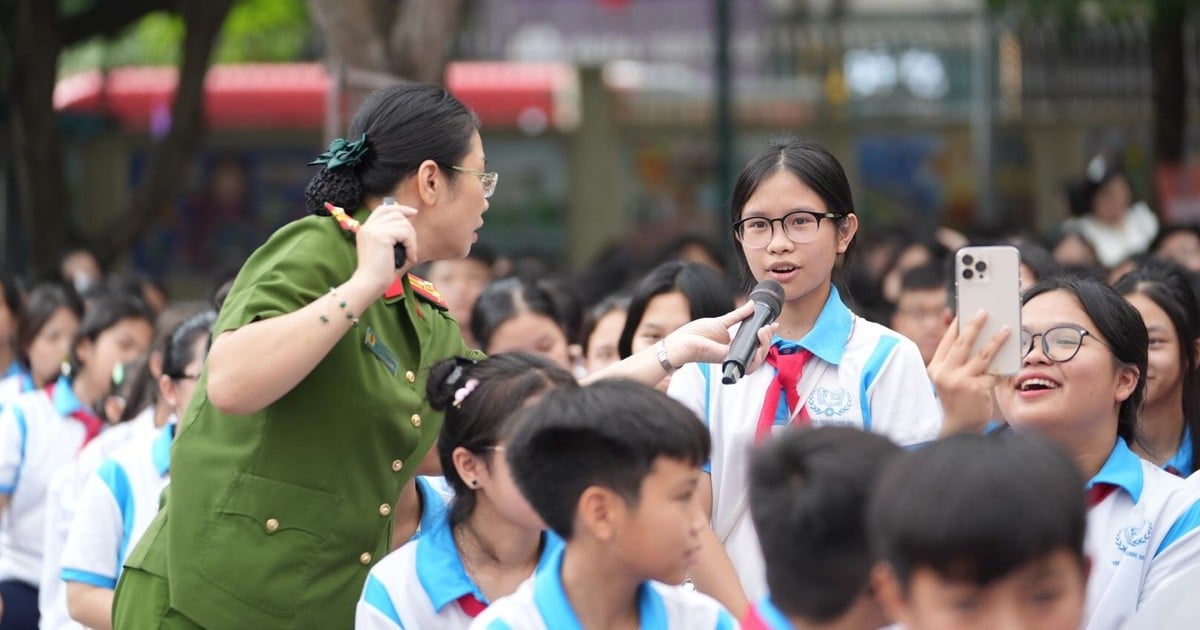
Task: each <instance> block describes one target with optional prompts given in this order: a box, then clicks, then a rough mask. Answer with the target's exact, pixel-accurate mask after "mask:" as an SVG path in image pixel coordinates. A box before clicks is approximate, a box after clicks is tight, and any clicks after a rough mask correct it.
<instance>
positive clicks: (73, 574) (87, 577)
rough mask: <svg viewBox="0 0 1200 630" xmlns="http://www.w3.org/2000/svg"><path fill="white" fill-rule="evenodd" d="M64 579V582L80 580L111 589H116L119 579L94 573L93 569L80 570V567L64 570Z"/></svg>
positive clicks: (83, 582)
mask: <svg viewBox="0 0 1200 630" xmlns="http://www.w3.org/2000/svg"><path fill="white" fill-rule="evenodd" d="M62 580H63V581H64V582H80V583H82V584H91V585H92V586H98V587H100V588H106V589H108V590H110V591H113V590H116V588H117V580H116V579H115V578H112V577H109V576H107V575H100V574H99V573H92V572H91V571H80V570H79V569H67V568H64V569H63V570H62Z"/></svg>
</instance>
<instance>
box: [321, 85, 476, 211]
mask: <svg viewBox="0 0 1200 630" xmlns="http://www.w3.org/2000/svg"><path fill="white" fill-rule="evenodd" d="M478 128H479V118H478V117H476V116H475V114H473V113H471V110H469V109H467V106H466V105H463V104H462V102H461V101H459V100H458V99H457V98H454V96H453V95H451V94H450V92H448V91H447V90H446V88H444V87H442V86H440V85H425V84H420V83H399V84H397V85H393V86H390V87H386V88H383V89H381V90H376V91H375V92H372V93H371V95H370V96H368V97H367V100H366V101H364V102H363V104H362V106H360V107H359V108H358V111H356V112H355V113H354V117H353V118H352V119H351V120H350V128H349V130H348V133H347V138H349V139H351V140H355V139H358V138H360V137H362V136H363V134H366V139H367V140H366V142H367V152H366V154H365V155H364V156H363V157H362V158H361V159H360V160H359V161H358V162H357V163H356V164H353V165H345V166H341V167H338V168H334V169H332V170H331V169H329V168H326V167H324V166H322V167H321V170H319V171H318V172H317V174H316V175H314V176H313V178H312V180H311V181H310V182H309V183H308V187H307V188H305V190H304V203H305V207H307V208H308V211H309V212H311V213H313V214H318V215H326V214H328V211H326V210H325V207H324V203H325V202H326V201H328V202H329V203H332V204H333V205H335V206H340V207H344V208H346V209H347V210H350V209H352V208H357V207H358V206H359V204H361V203H362V200H363V197H364V196H367V195H374V196H382V195H386V194H388V193H390V192H391V191H392V190H393V189H395V187H396V185H397V184H399V183H400V181H401V180H403V179H404V178H405V177H408V176H409V175H412V174H413V173H415V172H416V171H417V168H418V167H419V166H420V165H421V163H422V162H424V161H425V160H433V161H434V162H436V163H437V165H438V166H440V167H441V168H442V172H443V173H444V174H445V176H446V178H447V179H448V180H449V181H451V182H453V181H455V179H456V176H457V175H458V172H457V171H454V170H451V169H450V167H451V166H454V165H455V164H457V163H458V162H459V161H460V160H462V158H463V156H465V155H466V154H467V151H468V150H470V145H471V136H472V135H473V134H474V133H475V131H476V130H477V129H478Z"/></svg>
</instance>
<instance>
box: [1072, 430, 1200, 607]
mask: <svg viewBox="0 0 1200 630" xmlns="http://www.w3.org/2000/svg"><path fill="white" fill-rule="evenodd" d="M1097 483H1109V484H1113V485H1115V486H1116V487H1117V489H1116V490H1114V491H1113V492H1112V493H1111V494H1109V495H1108V496H1107V497H1105V498H1104V500H1102V501H1101V502H1100V503H1098V504H1096V505H1095V506H1093V507H1092V508H1090V509H1089V510H1088V529H1087V538H1086V540H1085V543H1084V551H1085V552H1086V553H1087V556H1088V557H1089V558H1091V561H1092V571H1091V574H1090V575H1089V576H1088V588H1087V624H1086V627H1087V628H1088V630H1107V629H1109V628H1119V627H1121V626H1122V624H1124V623H1125V622H1126V621H1128V620H1129V619H1130V617H1132V616H1133V614H1134V612H1135V611H1136V610H1137V609H1138V607H1139V606H1140V605H1141V603H1142V602H1144V601H1146V600H1147V599H1149V598H1151V597H1152V596H1153V595H1154V594H1155V593H1157V592H1158V591H1159V590H1160V589H1161V588H1162V587H1164V586H1166V585H1168V584H1170V583H1171V582H1172V581H1173V580H1174V579H1175V578H1177V577H1178V576H1179V575H1180V574H1181V573H1182V572H1183V571H1184V570H1185V569H1187V568H1188V567H1192V566H1196V565H1197V564H1200V492H1198V491H1197V490H1196V489H1195V488H1194V487H1189V485H1188V484H1187V483H1186V482H1185V481H1184V480H1182V479H1180V478H1179V477H1176V476H1175V475H1172V474H1170V473H1168V472H1165V471H1163V470H1162V469H1160V468H1158V467H1156V466H1155V465H1154V464H1151V463H1150V462H1147V461H1145V460H1142V459H1140V458H1138V456H1137V455H1136V454H1134V452H1133V451H1131V450H1129V447H1128V446H1127V445H1126V444H1125V441H1124V440H1122V439H1119V438H1118V439H1117V443H1116V446H1115V447H1114V448H1113V450H1112V453H1111V454H1110V455H1109V456H1108V460H1107V461H1105V463H1104V466H1102V467H1101V468H1100V472H1098V473H1096V476H1095V477H1093V478H1092V479H1091V480H1090V481H1089V482H1088V485H1087V487H1088V488H1091V487H1092V486H1093V485H1095V484H1097Z"/></svg>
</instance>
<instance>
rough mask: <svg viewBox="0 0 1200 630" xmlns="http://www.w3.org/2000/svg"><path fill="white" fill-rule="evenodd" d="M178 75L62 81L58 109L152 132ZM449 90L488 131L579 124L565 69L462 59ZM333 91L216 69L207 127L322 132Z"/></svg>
mask: <svg viewBox="0 0 1200 630" xmlns="http://www.w3.org/2000/svg"><path fill="white" fill-rule="evenodd" d="M177 78H178V72H177V70H176V68H174V67H125V68H114V69H112V70H109V71H108V72H107V73H101V72H100V71H99V70H93V71H89V72H84V73H81V74H77V75H73V76H70V77H67V78H65V79H63V80H61V81H59V82H58V85H56V86H55V89H54V108H55V109H56V110H58V111H64V112H75V113H90V114H102V115H109V116H112V117H113V118H115V119H116V120H117V121H118V123H119V124H120V125H121V127H123V128H126V129H133V130H146V129H149V128H151V126H152V121H154V120H155V119H156V118H157V117H164V119H165V117H166V116H167V115H168V112H169V110H170V103H171V96H172V94H173V93H174V91H175V85H176V82H177ZM446 85H447V87H449V88H450V91H451V92H453V93H454V94H455V95H456V96H458V98H459V99H461V100H462V101H463V102H464V103H466V105H467V106H468V107H470V108H471V109H473V110H474V111H475V112H476V113H477V114H478V115H479V117H480V119H481V120H482V121H483V123H484V125H486V126H488V127H497V128H508V127H518V126H519V127H522V128H526V129H535V130H540V127H545V126H554V127H556V128H559V129H569V128H571V127H573V126H574V125H575V124H576V122H577V119H578V111H579V106H578V85H577V79H576V75H575V70H574V69H573V68H572V67H571V66H570V65H567V64H557V63H509V62H456V63H452V64H450V65H449V67H448V68H447V69H446ZM329 86H330V79H329V75H328V74H327V73H326V72H325V68H324V67H323V66H321V65H320V64H316V63H297V64H242V65H218V66H213V67H212V68H210V69H209V72H208V76H207V78H206V80H205V110H206V114H207V117H208V123H209V125H210V126H211V127H212V128H213V129H222V130H230V129H320V128H321V126H322V124H323V123H324V117H325V95H326V92H327V90H328V89H329Z"/></svg>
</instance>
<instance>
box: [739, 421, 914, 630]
mask: <svg viewBox="0 0 1200 630" xmlns="http://www.w3.org/2000/svg"><path fill="white" fill-rule="evenodd" d="M900 453H901V449H900V447H899V446H896V445H895V444H893V443H892V442H891V441H890V440H888V439H887V438H885V437H883V436H880V435H877V434H874V433H868V432H866V431H861V430H859V429H852V428H849V427H821V428H817V429H796V430H790V431H787V432H785V433H783V434H781V435H779V436H778V437H776V438H774V439H772V440H770V441H769V442H767V443H765V444H763V445H762V446H760V447H758V448H757V449H756V450H755V452H754V455H753V457H752V460H751V463H750V516H751V518H753V519H754V527H755V528H756V529H757V530H758V540H759V543H760V544H761V545H762V551H763V557H764V558H766V561H767V586H768V588H769V589H770V592H771V594H770V595H769V596H767V597H765V598H763V599H762V600H760V601H759V602H757V603H756V604H754V606H753V607H752V608H751V609H750V612H749V614H747V616H746V617H745V618H744V619H743V620H742V627H743V628H745V629H746V630H793V629H795V628H818V627H819V628H845V629H847V630H851V629H853V630H875V628H879V627H880V626H883V625H886V624H887V620H886V618H885V617H884V614H883V611H882V610H881V609H880V607H879V604H878V603H877V602H876V601H875V598H874V596H873V595H872V594H871V590H870V588H869V581H870V577H871V564H872V563H871V550H870V543H869V542H868V540H867V531H866V523H865V521H866V511H867V498H868V496H869V494H870V492H871V487H872V486H873V485H874V483H875V481H876V479H877V478H878V477H879V474H880V472H881V471H882V470H883V468H884V466H885V465H886V464H887V463H888V462H889V461H891V460H892V459H893V458H894V457H896V456H897V455H899V454H900Z"/></svg>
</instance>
